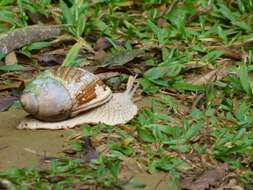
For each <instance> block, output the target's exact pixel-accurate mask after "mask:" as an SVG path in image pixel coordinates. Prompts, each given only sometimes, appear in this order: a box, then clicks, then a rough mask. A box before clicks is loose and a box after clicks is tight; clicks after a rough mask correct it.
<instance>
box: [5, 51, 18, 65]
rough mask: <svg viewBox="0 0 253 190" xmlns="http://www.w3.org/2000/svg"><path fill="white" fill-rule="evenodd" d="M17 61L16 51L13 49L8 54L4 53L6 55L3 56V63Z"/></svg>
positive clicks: (10, 63) (9, 63)
mask: <svg viewBox="0 0 253 190" xmlns="http://www.w3.org/2000/svg"><path fill="white" fill-rule="evenodd" d="M17 63H18V59H17V56H16V53H15V52H14V51H13V52H11V53H9V54H8V55H6V57H5V64H6V65H14V64H17Z"/></svg>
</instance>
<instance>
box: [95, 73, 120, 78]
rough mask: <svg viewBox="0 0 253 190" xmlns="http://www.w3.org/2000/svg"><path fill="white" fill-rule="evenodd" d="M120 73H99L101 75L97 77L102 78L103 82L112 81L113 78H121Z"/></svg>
mask: <svg viewBox="0 0 253 190" xmlns="http://www.w3.org/2000/svg"><path fill="white" fill-rule="evenodd" d="M119 75H120V73H119V72H106V73H99V74H96V76H97V77H98V78H100V79H101V80H106V79H110V78H112V77H116V76H119Z"/></svg>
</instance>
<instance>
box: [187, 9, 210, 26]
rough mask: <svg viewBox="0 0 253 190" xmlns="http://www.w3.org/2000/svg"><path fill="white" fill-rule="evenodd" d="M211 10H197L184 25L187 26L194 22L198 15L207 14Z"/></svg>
mask: <svg viewBox="0 0 253 190" xmlns="http://www.w3.org/2000/svg"><path fill="white" fill-rule="evenodd" d="M210 10H211V7H207V8H200V9H199V10H197V12H196V13H194V14H193V15H191V16H190V17H189V18H188V19H187V21H186V25H189V24H190V23H191V22H192V21H194V20H195V19H197V18H198V17H199V16H200V15H202V14H204V13H207V12H209V11H210Z"/></svg>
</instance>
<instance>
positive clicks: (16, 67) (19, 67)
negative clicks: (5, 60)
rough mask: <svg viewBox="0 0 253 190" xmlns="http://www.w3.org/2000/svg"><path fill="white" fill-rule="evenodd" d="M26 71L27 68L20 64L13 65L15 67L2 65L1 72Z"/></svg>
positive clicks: (0, 66)
mask: <svg viewBox="0 0 253 190" xmlns="http://www.w3.org/2000/svg"><path fill="white" fill-rule="evenodd" d="M23 70H25V67H24V66H23V65H19V64H13V65H0V71H6V72H7V71H23Z"/></svg>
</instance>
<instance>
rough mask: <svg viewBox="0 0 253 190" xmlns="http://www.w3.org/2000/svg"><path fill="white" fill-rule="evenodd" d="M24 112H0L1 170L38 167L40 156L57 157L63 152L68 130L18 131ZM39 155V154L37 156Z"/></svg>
mask: <svg viewBox="0 0 253 190" xmlns="http://www.w3.org/2000/svg"><path fill="white" fill-rule="evenodd" d="M25 115H26V113H25V112H24V111H22V110H12V111H8V112H0V170H4V169H7V168H11V167H26V166H33V165H36V162H37V161H38V160H39V159H40V158H41V156H39V155H38V154H40V155H46V156H57V155H60V153H61V151H62V150H63V146H64V142H65V140H66V139H67V137H68V135H69V132H68V131H67V130H66V131H64V130H58V131H50V130H18V129H16V126H17V124H18V122H19V121H20V120H21V119H22V118H23V117H24V116H25ZM37 153H38V154H37Z"/></svg>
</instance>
